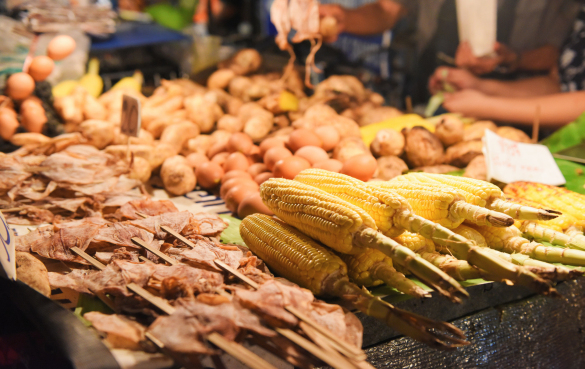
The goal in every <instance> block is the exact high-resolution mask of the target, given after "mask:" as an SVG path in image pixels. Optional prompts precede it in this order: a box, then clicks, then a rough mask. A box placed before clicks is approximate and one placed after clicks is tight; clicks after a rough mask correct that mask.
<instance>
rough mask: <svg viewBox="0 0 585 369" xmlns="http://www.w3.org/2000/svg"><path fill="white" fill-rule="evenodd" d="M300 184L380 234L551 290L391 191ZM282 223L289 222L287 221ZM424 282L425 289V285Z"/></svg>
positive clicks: (313, 180)
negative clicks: (357, 211)
mask: <svg viewBox="0 0 585 369" xmlns="http://www.w3.org/2000/svg"><path fill="white" fill-rule="evenodd" d="M300 181H302V182H304V183H307V184H310V185H313V186H314V188H316V189H321V190H323V191H325V192H326V193H330V194H332V195H335V196H336V197H338V199H343V200H346V201H347V202H349V203H351V204H353V205H355V206H357V207H359V208H361V209H363V210H364V211H366V212H367V213H368V214H369V215H371V217H372V218H373V219H375V221H376V225H377V226H378V228H379V229H380V231H381V232H383V233H384V234H385V235H387V236H389V237H396V236H398V235H400V234H401V233H402V232H403V231H405V230H406V231H409V232H411V233H418V234H420V235H422V236H424V237H426V238H430V239H431V240H433V241H434V242H435V243H436V244H438V245H441V246H445V247H448V248H449V250H450V251H451V252H452V253H453V254H454V256H455V257H457V258H458V259H461V260H467V261H468V262H469V264H471V265H474V266H476V267H478V268H481V269H483V270H485V271H487V272H489V273H490V274H491V275H493V276H494V278H497V280H503V279H506V280H509V281H512V282H515V283H519V284H521V285H524V286H527V287H530V288H533V289H535V290H536V291H538V292H541V293H544V294H547V293H549V292H551V286H550V285H549V284H548V283H547V282H546V281H545V280H543V279H541V278H540V277H538V276H537V275H535V274H534V273H531V272H529V271H527V270H526V269H523V268H522V267H518V266H517V265H514V264H512V263H508V262H506V261H505V260H502V259H500V258H496V257H494V256H493V255H492V254H491V253H489V252H487V251H485V249H483V248H481V247H477V246H476V245H475V243H474V242H472V241H469V240H468V239H466V238H464V237H462V236H460V235H458V234H456V233H453V232H452V231H450V230H449V229H447V228H445V227H443V226H441V225H439V224H436V223H434V222H432V221H429V220H427V219H425V218H423V217H421V216H418V215H416V214H414V213H413V211H412V208H411V206H410V205H409V204H408V202H407V201H406V199H405V198H403V197H402V196H400V195H398V194H396V193H394V192H393V191H391V190H380V189H378V188H376V187H370V186H366V185H365V183H364V182H362V181H360V180H358V179H355V178H352V177H349V176H346V175H343V174H339V173H332V172H328V171H326V170H321V169H306V170H304V171H302V172H301V173H299V174H298V175H297V176H296V177H295V181H294V182H300ZM323 191H321V192H323ZM263 198H264V196H263ZM268 207H270V205H268ZM271 210H272V211H273V212H274V213H275V214H277V215H278V213H277V211H276V210H274V209H272V208H271ZM279 217H281V216H280V215H279ZM281 218H282V217H281ZM285 221H287V222H288V219H285ZM289 223H290V222H289ZM293 225H294V224H293ZM297 228H298V227H297ZM381 251H383V250H381ZM393 260H394V259H393ZM397 264H398V265H403V264H402V263H397ZM413 273H414V271H413ZM417 276H418V275H417ZM423 282H424V283H425V284H427V285H428V283H427V282H426V281H424V280H423ZM429 286H430V285H429Z"/></svg>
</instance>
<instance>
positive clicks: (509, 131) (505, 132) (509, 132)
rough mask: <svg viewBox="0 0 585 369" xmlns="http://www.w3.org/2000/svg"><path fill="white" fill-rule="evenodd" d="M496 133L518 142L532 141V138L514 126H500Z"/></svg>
mask: <svg viewBox="0 0 585 369" xmlns="http://www.w3.org/2000/svg"><path fill="white" fill-rule="evenodd" d="M496 133H497V135H498V136H500V137H504V138H507V139H508V140H512V141H516V142H524V143H531V142H532V140H531V139H530V137H528V135H527V134H526V133H524V132H523V131H521V130H519V129H516V128H514V127H498V129H497V130H496Z"/></svg>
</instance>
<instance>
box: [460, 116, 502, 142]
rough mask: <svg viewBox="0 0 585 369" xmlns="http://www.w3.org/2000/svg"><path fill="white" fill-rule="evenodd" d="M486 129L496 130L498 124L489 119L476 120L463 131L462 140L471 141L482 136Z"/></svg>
mask: <svg viewBox="0 0 585 369" xmlns="http://www.w3.org/2000/svg"><path fill="white" fill-rule="evenodd" d="M486 129H489V130H490V131H492V132H496V131H497V129H498V126H496V124H495V123H494V122H492V121H490V120H480V121H477V122H475V123H473V124H472V125H471V126H469V127H467V128H466V129H465V131H463V141H472V140H478V139H480V138H482V137H483V135H484V134H485V130H486Z"/></svg>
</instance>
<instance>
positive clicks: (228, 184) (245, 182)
mask: <svg viewBox="0 0 585 369" xmlns="http://www.w3.org/2000/svg"><path fill="white" fill-rule="evenodd" d="M235 186H247V187H250V188H254V189H256V190H258V189H259V188H260V187H259V185H258V183H256V182H254V181H253V180H251V179H249V178H242V177H237V178H232V179H229V180H227V181H225V183H222V184H221V188H220V189H219V197H221V198H222V199H224V198H225V196H226V194H227V193H228V191H229V190H231V189H232V187H235Z"/></svg>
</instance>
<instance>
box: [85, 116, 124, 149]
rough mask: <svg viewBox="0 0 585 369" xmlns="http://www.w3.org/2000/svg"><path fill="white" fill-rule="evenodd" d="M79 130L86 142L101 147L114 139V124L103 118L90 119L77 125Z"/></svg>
mask: <svg viewBox="0 0 585 369" xmlns="http://www.w3.org/2000/svg"><path fill="white" fill-rule="evenodd" d="M79 132H81V134H82V135H83V137H85V138H86V139H87V143H88V144H90V145H92V146H95V147H97V148H98V149H100V150H101V149H103V148H104V147H106V146H108V145H109V144H110V143H112V142H113V141H114V138H115V134H116V132H115V129H114V125H113V124H112V123H110V122H108V121H105V120H97V119H90V120H86V121H84V122H82V123H81V124H80V125H79Z"/></svg>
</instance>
